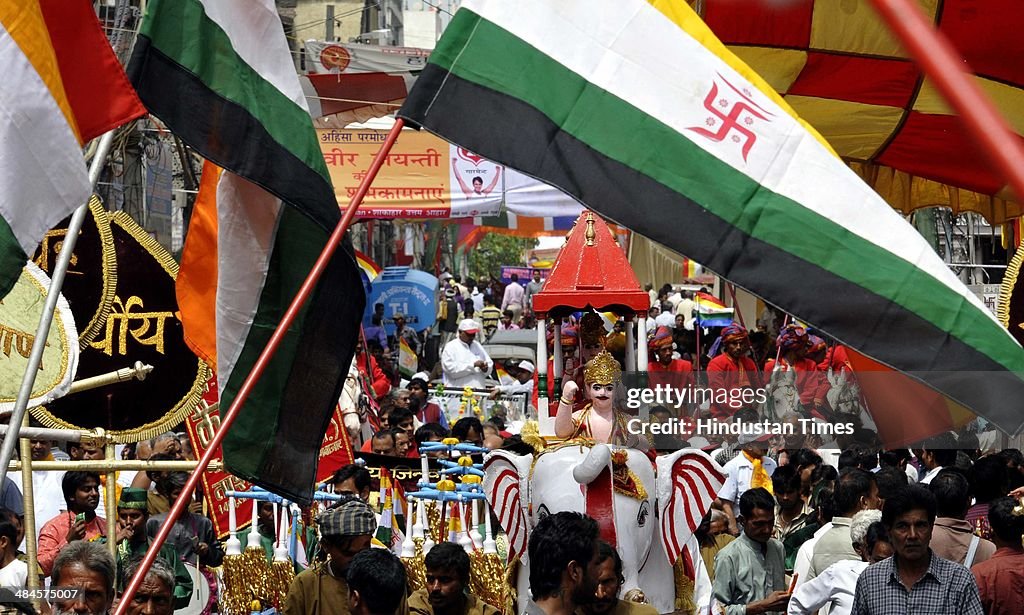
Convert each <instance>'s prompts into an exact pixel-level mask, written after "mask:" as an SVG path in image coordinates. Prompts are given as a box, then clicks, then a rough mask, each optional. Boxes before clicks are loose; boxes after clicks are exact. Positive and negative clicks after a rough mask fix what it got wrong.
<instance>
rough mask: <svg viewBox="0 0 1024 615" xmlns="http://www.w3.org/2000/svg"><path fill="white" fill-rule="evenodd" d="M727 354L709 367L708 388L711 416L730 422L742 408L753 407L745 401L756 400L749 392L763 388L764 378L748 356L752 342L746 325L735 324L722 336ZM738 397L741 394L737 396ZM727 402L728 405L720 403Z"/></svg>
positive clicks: (723, 354)
mask: <svg viewBox="0 0 1024 615" xmlns="http://www.w3.org/2000/svg"><path fill="white" fill-rule="evenodd" d="M720 336H721V338H722V347H723V349H724V350H725V352H723V353H722V354H720V355H718V356H717V357H715V358H714V359H711V362H710V363H708V388H709V389H710V390H711V394H712V400H711V416H713V417H715V418H728V417H731V416H732V415H733V414H735V413H736V412H737V411H738V410H740V409H741V408H746V407H751V408H752V407H754V406H755V405H756V404H747V403H745V401H746V400H749V399H751V398H752V397H753V398H756V395H751V393H750V392H749V391H748V392H747V393H746V394H745V395H744V394H743V391H745V390H749V389H758V388H759V387H760V386H761V374H760V373H758V371H757V366H756V365H755V364H754V360H753V359H751V358H750V357H748V356H747V351H748V350H749V349H750V338H749V336H748V335H747V330H746V328H744V327H743V325H738V324H736V323H733V324H731V325H729V326H728V327H725V328H724V329H722V332H721V334H720ZM737 393H739V394H738V395H737ZM726 398H728V401H720V400H724V399H726Z"/></svg>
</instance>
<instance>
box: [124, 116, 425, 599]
mask: <svg viewBox="0 0 1024 615" xmlns="http://www.w3.org/2000/svg"><path fill="white" fill-rule="evenodd" d="M404 125H405V122H404V121H403V120H402V119H401V118H398V119H396V120H395V125H394V126H392V127H391V132H389V133H388V136H387V139H386V140H385V141H384V143H383V144H382V145H381V148H380V151H378V152H377V155H376V156H375V157H374V159H373V162H371V163H370V168H369V169H367V171H366V176H365V177H363V180H362V181H361V182H360V183H359V188H357V189H356V193H355V194H354V195H353V196H352V200H351V202H350V203H349V205H348V209H346V210H345V215H344V216H342V218H341V221H339V222H338V226H336V227H335V228H334V232H333V233H331V237H330V238H329V239H328V240H327V244H326V245H325V246H324V249H323V251H322V252H321V253H320V257H319V258H317V261H316V263H315V264H314V265H313V268H312V269H311V270H310V272H309V275H307V276H306V280H305V281H304V282H303V283H302V287H301V288H299V292H298V293H297V294H296V295H295V298H294V299H292V302H291V305H289V306H288V310H287V311H286V312H285V314H284V316H283V317H282V318H281V323H280V324H279V325H278V326H277V329H275V330H274V334H273V335H272V336H271V337H270V340H269V341H268V342H267V345H266V347H265V348H264V349H263V352H261V353H260V356H259V358H258V359H256V363H255V364H254V365H253V366H252V371H250V372H249V375H248V376H246V377H245V381H244V382H243V383H242V386H241V387H240V388H239V389H238V395H236V396H235V399H234V400H232V402H231V407H230V408H228V410H227V412H226V413H224V415H223V416H221V419H220V429H218V430H217V433H215V434H214V436H213V439H212V440H210V444H209V447H208V448H207V449H206V452H204V453H203V456H202V458H201V459H200V460H199V465H198V466H197V467H196V469H195V471H194V472H192V475H191V476H189V479H188V482H187V483H185V487H184V488H183V489H182V493H193V492H195V490H196V487H197V486H198V485H199V479H200V477H201V476H202V475H203V470H204V469H205V468H206V466H207V465H209V463H210V461H211V460H212V459H213V456H214V455H215V454H218V449H219V448H220V445H221V442H223V441H224V437H225V436H226V435H227V433H228V429H230V428H231V423H233V422H234V421H235V418H236V417H237V416H238V412H239V410H240V409H241V407H242V405H243V404H244V403H245V400H246V399H247V398H248V397H249V393H250V392H252V389H253V387H254V386H255V385H256V381H257V380H259V378H260V376H262V375H263V370H264V369H266V367H267V364H268V363H269V362H270V359H271V358H272V357H273V356H274V353H275V352H276V351H277V347H278V345H280V343H281V340H282V339H284V336H285V333H286V332H287V331H288V327H290V326H291V324H292V322H293V321H294V320H295V317H296V316H297V315H298V313H299V311H300V310H301V309H302V306H303V304H305V303H306V299H308V298H309V296H310V295H311V294H312V293H313V289H314V287H315V286H316V283H317V281H318V280H319V279H320V275H321V274H322V273H323V271H324V269H326V268H327V263H328V262H329V261H330V260H331V257H332V256H333V255H334V251H335V250H336V249H337V248H338V245H339V244H340V243H341V239H342V237H344V236H345V231H346V230H348V227H349V225H350V224H352V220H353V219H354V218H355V215H356V210H357V209H359V205H360V204H362V202H363V198H364V197H365V196H366V192H367V190H369V188H370V184H371V183H373V179H374V178H375V177H376V176H377V172H378V171H380V168H381V166H383V164H384V160H385V159H386V158H387V155H388V152H390V151H391V147H392V146H393V145H394V144H395V140H397V139H398V135H399V133H401V132H402V126H404ZM188 499H189V498H178V500H177V501H176V502H175V503H174V505H173V506H172V507H171V510H170V512H168V513H167V518H166V519H165V520H164V523H163V524H162V525H161V526H160V531H159V532H157V535H156V537H155V538H153V542H152V543H151V544H150V545H149V551H147V552H146V557H145V559H143V560H142V564H141V565H140V567H139V571H138V573H137V574H136V575H135V577H133V578H132V580H131V582H130V583H129V584H128V587H127V588H126V589H125V591H124V594H123V595H122V596H121V602H120V603H118V605H117V611H116V613H115V615H124V614H125V612H126V610H127V608H128V605H130V604H131V603H132V597H134V596H135V592H136V591H138V589H139V585H141V584H142V581H143V579H144V578H145V577H146V573H147V572H148V571H149V567H150V566H152V565H153V560H155V559H156V556H157V552H159V551H160V547H161V546H163V544H164V542H165V541H166V540H167V536H168V535H169V534H170V533H171V528H172V527H174V523H175V522H176V521H177V520H178V517H180V516H181V513H182V512H184V511H185V507H186V506H187V504H188Z"/></svg>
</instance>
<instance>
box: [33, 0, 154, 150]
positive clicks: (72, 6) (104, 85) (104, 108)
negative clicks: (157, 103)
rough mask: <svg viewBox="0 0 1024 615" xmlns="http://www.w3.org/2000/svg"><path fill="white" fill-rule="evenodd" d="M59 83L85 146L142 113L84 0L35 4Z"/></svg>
mask: <svg viewBox="0 0 1024 615" xmlns="http://www.w3.org/2000/svg"><path fill="white" fill-rule="evenodd" d="M39 7H40V8H41V9H42V11H43V19H44V20H45V21H46V29H47V30H49V32H50V44H51V45H52V46H53V51H54V53H55V54H56V56H57V65H58V67H59V69H60V75H61V81H62V82H63V84H64V92H65V94H66V95H67V98H68V103H69V104H70V105H71V108H72V110H73V111H74V115H75V121H76V122H77V124H78V135H79V138H80V139H81V142H82V143H87V142H88V141H90V140H91V139H94V138H96V137H98V136H100V135H102V134H103V133H105V132H107V131H108V130H112V129H114V128H117V127H118V126H120V125H122V124H124V123H126V122H129V121H131V120H134V119H136V118H138V117H142V116H143V115H145V114H146V108H145V107H144V106H143V105H142V102H141V101H140V100H139V97H138V96H137V95H136V94H135V89H134V88H132V86H131V84H130V83H129V82H128V77H127V76H126V75H125V74H124V68H122V67H121V63H120V62H118V61H117V56H115V55H114V50H113V49H111V48H110V43H109V42H108V41H107V37H106V36H105V35H104V34H103V28H102V27H101V26H100V22H99V19H97V18H96V13H95V12H94V11H93V7H92V2H90V0H39Z"/></svg>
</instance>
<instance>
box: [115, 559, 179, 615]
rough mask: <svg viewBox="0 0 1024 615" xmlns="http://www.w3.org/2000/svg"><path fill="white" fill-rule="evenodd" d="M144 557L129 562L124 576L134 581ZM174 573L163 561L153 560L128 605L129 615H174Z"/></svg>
mask: <svg viewBox="0 0 1024 615" xmlns="http://www.w3.org/2000/svg"><path fill="white" fill-rule="evenodd" d="M142 559H143V558H142V557H136V558H133V559H131V560H129V561H128V565H127V566H126V567H125V570H124V575H125V578H126V579H132V578H134V577H135V575H137V574H138V573H139V568H141V567H142ZM174 586H175V581H174V571H173V570H171V567H170V566H168V565H167V564H166V563H165V562H164V561H163V560H161V559H159V558H157V559H155V560H153V563H152V565H150V567H149V570H147V571H146V576H145V578H143V580H142V583H141V584H140V585H139V588H138V589H137V590H136V591H135V594H134V595H133V596H132V602H131V604H129V605H128V615H172V613H174Z"/></svg>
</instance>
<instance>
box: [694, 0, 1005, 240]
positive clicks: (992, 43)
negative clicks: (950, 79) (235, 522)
mask: <svg viewBox="0 0 1024 615" xmlns="http://www.w3.org/2000/svg"><path fill="white" fill-rule="evenodd" d="M919 4H920V5H921V7H922V8H923V9H924V10H925V11H926V12H927V13H928V14H929V15H931V16H932V17H933V18H934V21H935V23H936V24H937V26H938V28H939V30H940V31H941V32H942V33H943V34H945V35H946V36H947V37H948V38H949V39H950V41H951V42H952V43H953V45H954V47H955V48H956V49H957V50H958V51H959V53H960V55H961V56H962V57H963V58H964V60H965V61H966V63H967V65H968V66H969V67H970V69H971V70H972V71H973V72H974V73H975V80H976V81H977V83H978V85H979V86H980V87H981V88H982V90H984V92H985V93H986V94H987V95H988V96H989V97H990V98H991V100H992V101H993V102H994V103H995V104H996V106H997V107H998V108H999V110H1000V111H1001V112H1002V113H1003V115H1004V116H1005V117H1006V119H1007V120H1008V122H1009V124H1010V125H1011V126H1012V127H1013V129H1014V130H1015V131H1016V132H1017V133H1018V135H1021V134H1024V63H1022V62H1021V61H1020V59H1021V58H1022V57H1024V42H1022V41H1024V39H1022V38H1021V36H1020V30H1021V27H1022V26H1024V3H1021V2H1019V0H985V2H978V1H976V0H942V1H939V0H920V1H919ZM703 8H704V15H703V16H704V19H705V21H706V22H707V24H708V25H709V26H710V27H711V29H712V30H713V31H714V32H715V34H716V35H717V36H718V37H719V38H720V39H721V40H722V42H723V43H725V44H726V45H728V46H729V48H730V49H731V50H732V51H733V52H734V53H736V54H737V55H738V56H739V57H740V58H741V59H743V60H744V61H745V62H747V63H748V64H749V65H750V66H751V67H752V68H753V69H754V70H756V71H757V72H758V73H760V74H761V76H763V77H764V78H765V79H766V80H767V81H768V83H769V84H771V86H772V87H774V88H775V89H776V90H777V91H778V92H779V93H780V94H782V95H783V97H784V98H785V100H786V102H788V103H789V104H790V105H791V106H792V107H793V109H794V110H795V111H796V112H797V113H798V114H799V115H800V117H802V118H803V119H804V120H806V121H807V122H808V123H810V124H811V125H812V126H814V127H815V128H816V129H817V130H818V131H819V132H820V133H821V135H822V136H823V137H825V138H826V139H827V140H828V142H829V143H830V144H831V145H832V147H833V148H834V149H835V150H836V152H837V153H838V154H839V155H840V156H842V157H843V158H844V159H845V160H846V161H848V162H849V163H851V166H852V167H853V168H854V169H855V170H856V171H858V172H859V173H860V174H861V175H862V177H864V179H865V180H867V181H868V183H869V184H871V185H872V186H873V187H874V188H875V189H876V190H878V191H879V192H880V193H881V194H882V196H883V197H885V198H886V199H887V200H888V201H889V202H890V203H891V204H893V205H894V206H895V207H897V208H898V209H901V210H903V211H905V212H909V211H912V210H913V209H916V208H918V207H927V206H932V205H945V206H951V207H953V208H954V209H959V210H970V211H977V212H978V213H981V214H983V215H985V217H986V218H988V219H989V220H990V221H991V222H993V223H999V222H1003V221H1005V220H1006V219H1008V218H1012V217H1016V216H1020V215H1021V213H1022V209H1021V206H1020V205H1019V204H1017V203H1013V202H1007V201H1006V200H1005V199H1008V198H1009V191H1008V189H1007V187H1006V183H1005V181H1004V180H1003V178H1001V177H1000V176H999V175H998V174H997V173H996V172H995V170H994V169H993V168H992V167H991V165H989V164H988V161H987V159H986V158H985V156H983V155H982V153H981V151H980V150H979V149H978V148H976V147H975V146H974V143H973V141H972V140H971V138H970V136H969V135H968V134H967V133H966V132H965V130H964V127H963V126H962V124H961V122H960V120H959V118H957V117H956V116H955V115H953V112H952V111H951V110H950V109H949V107H948V106H947V105H946V104H945V103H944V101H943V100H942V98H941V96H940V95H939V94H938V92H937V90H936V89H935V87H934V86H933V85H932V84H931V82H930V81H929V80H928V79H926V78H924V76H923V74H922V72H921V70H920V69H919V68H918V67H917V66H916V65H915V64H914V62H913V61H911V60H910V59H909V58H908V57H907V54H906V52H905V51H904V50H903V49H902V48H901V46H900V44H899V43H898V42H897V41H896V39H895V38H894V37H893V35H892V34H891V33H890V32H889V31H888V29H887V28H886V26H885V25H884V24H883V23H882V21H881V20H880V18H879V17H878V15H877V14H876V13H875V11H874V9H873V8H872V7H871V3H870V2H867V1H865V0H790V1H788V2H766V1H765V0H705V1H704V2H703Z"/></svg>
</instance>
